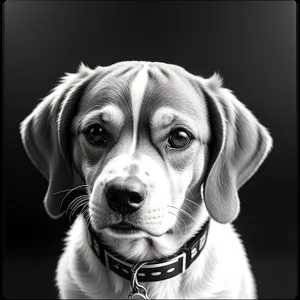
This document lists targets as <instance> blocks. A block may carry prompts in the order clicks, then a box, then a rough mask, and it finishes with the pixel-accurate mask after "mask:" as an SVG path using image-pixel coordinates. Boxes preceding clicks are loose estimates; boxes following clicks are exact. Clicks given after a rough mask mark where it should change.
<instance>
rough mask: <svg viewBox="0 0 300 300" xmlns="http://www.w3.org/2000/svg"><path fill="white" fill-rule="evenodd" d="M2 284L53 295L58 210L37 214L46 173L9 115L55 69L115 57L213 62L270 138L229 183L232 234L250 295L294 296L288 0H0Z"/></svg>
mask: <svg viewBox="0 0 300 300" xmlns="http://www.w3.org/2000/svg"><path fill="white" fill-rule="evenodd" d="M4 16H5V29H4V30H5V31H4V54H5V55H4V63H5V66H4V76H5V77H4V100H3V102H2V112H3V116H2V117H3V118H2V120H3V123H2V124H3V125H2V137H3V139H2V196H3V206H4V210H3V222H4V224H3V225H4V226H3V228H4V229H3V236H4V239H3V242H4V246H3V247H4V248H3V250H4V252H3V254H4V258H3V261H4V265H3V272H4V274H3V275H4V276H3V289H4V290H3V293H4V296H5V297H7V298H38V297H42V298H51V297H52V298H54V297H56V295H57V294H56V290H55V288H54V281H53V278H54V271H55V267H56V261H57V259H58V258H59V255H60V253H61V249H62V239H63V237H64V236H65V232H66V230H67V228H68V221H67V220H66V219H64V218H63V219H60V220H57V221H54V220H52V219H50V217H48V216H47V215H46V212H45V210H44V207H43V204H42V199H43V197H44V194H45V192H46V189H47V182H46V180H45V179H44V178H43V176H42V175H41V174H40V173H39V172H38V171H37V170H36V169H35V167H34V166H33V164H32V163H31V161H30V160H29V159H28V157H27V156H26V154H25V151H24V149H23V146H22V144H21V139H20V136H19V131H18V126H19V123H20V122H21V121H22V120H23V119H24V118H25V116H27V115H28V114H29V113H30V112H31V111H32V109H33V108H34V107H35V105H36V104H37V102H38V101H39V99H41V98H42V97H44V96H45V95H46V94H47V93H48V91H49V90H50V89H51V88H52V87H53V86H54V84H55V83H57V81H58V78H59V77H60V76H62V75H63V73H64V72H75V71H76V69H77V67H78V65H79V63H80V62H81V61H82V62H84V63H85V64H87V65H88V66H90V67H96V66H97V65H109V64H112V63H115V62H118V61H121V60H150V61H163V62H169V63H174V64H178V65H181V66H183V67H184V68H186V69H187V70H189V71H190V72H192V73H195V74H199V75H202V76H204V77H208V76H210V75H212V73H213V72H214V71H219V72H220V73H221V75H222V76H223V77H224V79H225V86H226V87H228V88H230V89H232V90H233V91H234V92H235V94H236V95H237V97H238V98H239V99H240V100H241V101H242V102H243V103H245V104H246V105H247V106H248V108H249V109H250V110H252V111H253V113H254V114H255V115H256V116H257V117H258V119H259V120H260V121H261V122H262V123H263V124H264V125H265V126H266V127H267V128H269V129H270V132H271V134H272V137H273V138H274V149H273V151H272V153H271V154H270V156H269V157H268V158H267V160H266V161H265V162H264V163H263V165H262V167H261V168H260V169H259V171H258V173H256V175H255V176H254V177H253V178H252V179H251V180H250V181H249V182H248V183H247V184H246V185H245V186H244V187H243V188H242V189H241V190H240V197H241V199H242V203H241V213H240V215H239V217H238V219H237V220H236V221H235V222H234V224H235V226H236V227H237V229H238V232H239V233H240V234H241V235H242V238H243V240H244V244H245V245H246V248H247V251H248V255H249V258H250V260H251V262H252V266H253V272H254V274H255V276H256V279H257V284H258V291H259V296H260V297H261V298H280V299H286V298H294V297H295V296H296V295H297V290H298V289H297V285H296V282H297V228H298V226H297V223H298V215H297V208H298V202H297V198H298V197H297V192H298V186H297V181H296V180H297V142H296V141H297V140H296V124H297V122H296V3H295V2H293V1H290V2H288V1H282V2H279V1H277V2H272V1H266V2H263V1H261V2H259V1H256V2H243V1H241V2H237V1H233V2H215V1H212V2H208V1H206V2H200V1H199V2H187V1H185V2H183V1H182V2H179V1H178V2H177V1H176V2H162V3H157V2H152V3H149V2H142V3H141V2H88V1H82V2H79V1H76V2H69V1H66V2H55V1H53V2H41V1H7V2H6V3H5V4H4Z"/></svg>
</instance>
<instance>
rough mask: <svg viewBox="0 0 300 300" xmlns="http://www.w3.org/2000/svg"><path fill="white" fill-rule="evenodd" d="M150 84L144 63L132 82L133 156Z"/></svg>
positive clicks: (146, 65) (131, 150) (146, 66)
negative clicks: (139, 122)
mask: <svg viewBox="0 0 300 300" xmlns="http://www.w3.org/2000/svg"><path fill="white" fill-rule="evenodd" d="M147 82H148V63H144V65H143V68H142V69H141V70H140V71H139V72H138V74H137V76H136V77H135V79H134V80H133V82H132V85H131V89H130V95H131V103H132V115H133V136H132V137H133V138H132V145H131V149H130V153H131V154H133V153H134V151H135V148H136V143H137V128H138V120H139V114H140V109H141V105H142V102H143V97H144V93H145V89H146V85H147Z"/></svg>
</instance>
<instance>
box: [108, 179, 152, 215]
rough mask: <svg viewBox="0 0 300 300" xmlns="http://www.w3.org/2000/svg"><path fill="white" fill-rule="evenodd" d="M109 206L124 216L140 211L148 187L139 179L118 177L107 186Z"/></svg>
mask: <svg viewBox="0 0 300 300" xmlns="http://www.w3.org/2000/svg"><path fill="white" fill-rule="evenodd" d="M104 192H105V196H106V199H107V203H108V206H109V207H110V208H111V209H112V210H114V211H116V212H119V213H121V214H122V215H125V214H130V213H133V212H135V211H137V210H138V209H140V208H141V207H142V205H143V203H144V200H145V196H146V186H145V185H144V184H143V183H142V182H141V180H140V179H138V178H137V177H135V176H134V177H128V178H125V179H124V178H123V177H116V178H114V179H112V180H110V181H109V182H108V183H107V184H106V186H105V190H104Z"/></svg>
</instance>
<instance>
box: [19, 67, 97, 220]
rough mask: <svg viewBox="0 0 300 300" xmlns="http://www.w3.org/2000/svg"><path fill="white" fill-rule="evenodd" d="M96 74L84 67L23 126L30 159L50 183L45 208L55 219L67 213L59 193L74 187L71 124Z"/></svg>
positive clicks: (52, 94)
mask: <svg viewBox="0 0 300 300" xmlns="http://www.w3.org/2000/svg"><path fill="white" fill-rule="evenodd" d="M93 73H94V72H93V71H92V70H91V69H89V68H88V67H86V66H84V65H83V64H81V65H80V67H79V69H78V72H77V73H74V74H66V76H65V77H63V78H62V80H61V82H60V83H59V84H58V85H57V86H56V87H55V88H54V89H53V90H52V92H51V93H50V94H49V95H48V96H46V97H45V98H44V99H43V100H42V101H41V102H40V103H39V104H38V105H37V106H36V108H35V109H34V110H33V111H32V113H31V114H30V115H29V116H27V117H26V119H25V120H24V121H23V122H22V123H21V126H20V132H21V137H22V142H23V145H24V147H25V150H26V152H27V154H28V156H29V158H30V159H31V160H32V162H33V163H34V165H35V166H36V167H37V169H38V170H39V171H40V172H41V173H42V174H43V175H44V176H45V177H46V178H47V179H48V181H49V185H48V190H47V193H46V195H45V198H44V204H45V208H46V210H47V212H48V214H49V215H50V216H51V217H53V218H57V217H59V216H60V215H61V214H62V213H63V212H62V211H61V209H60V206H61V200H62V198H63V196H64V195H66V193H58V192H60V191H62V190H66V189H71V188H72V187H73V176H72V154H71V152H70V149H69V148H70V147H69V145H70V134H71V132H70V123H71V120H72V118H73V116H74V114H75V112H76V109H77V104H78V102H79V99H80V98H81V96H82V93H83V90H84V88H85V87H86V85H87V84H88V82H90V80H91V78H92V77H93Z"/></svg>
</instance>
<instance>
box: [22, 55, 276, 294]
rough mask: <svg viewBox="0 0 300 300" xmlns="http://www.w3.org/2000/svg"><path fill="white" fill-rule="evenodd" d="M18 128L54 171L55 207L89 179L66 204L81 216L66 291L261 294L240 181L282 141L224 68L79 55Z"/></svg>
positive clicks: (61, 288) (61, 279) (48, 171)
mask: <svg viewBox="0 0 300 300" xmlns="http://www.w3.org/2000/svg"><path fill="white" fill-rule="evenodd" d="M20 132H21V137H22V141H23V144H24V147H25V150H26V152H27V154H28V156H29V158H30V159H31V160H32V162H33V163H34V165H35V166H36V167H37V169H38V170H39V171H40V172H41V173H42V174H43V175H44V176H45V177H46V178H47V180H48V182H49V185H48V190H47V192H46V195H45V198H44V205H45V208H46V210H47V212H48V214H49V215H50V216H51V217H52V218H58V217H60V216H62V215H63V214H65V213H66V212H65V210H64V209H62V203H63V202H64V201H65V200H66V195H69V196H70V195H72V192H74V191H76V190H77V191H78V190H81V191H82V194H81V195H80V196H79V197H74V199H73V198H72V199H71V202H69V204H68V209H67V211H69V212H70V211H71V212H72V213H73V214H75V218H74V223H73V224H72V226H71V228H70V230H69V232H68V235H67V237H66V240H65V248H64V252H63V254H62V255H61V257H60V259H59V262H58V265H57V270H56V277H55V282H56V285H57V288H58V292H59V297H60V298H61V299H76V298H79V299H100V298H101V299H122V298H123V299H126V298H128V297H129V298H137V297H140V298H143V299H188V298H192V299H229V298H233V299H254V298H256V297H257V289H256V283H255V279H254V276H253V273H252V270H251V265H250V263H249V261H248V258H247V254H246V251H245V248H244V246H243V244H242V242H241V239H240V238H239V236H238V234H237V233H236V231H235V229H234V227H233V225H232V224H231V223H232V221H234V220H235V219H236V217H237V216H238V214H239V211H240V200H239V196H238V190H239V188H241V187H242V186H243V185H244V184H245V183H246V182H247V181H248V180H249V179H250V178H251V177H252V176H253V174H254V173H255V172H256V171H257V169H258V168H259V167H260V165H261V164H262V162H263V161H264V160H265V158H266V156H267V155H268V153H269V152H270V150H271V148H272V143H273V142H272V138H271V136H270V134H269V131H268V130H267V129H266V128H265V127H264V126H263V125H261V124H260V122H259V121H258V120H257V119H256V118H255V117H254V115H253V114H252V113H251V112H250V110H248V109H247V108H246V106H245V105H244V104H242V103H241V102H240V101H239V100H238V99H237V98H236V97H235V96H234V94H233V92H232V91H231V90H229V89H227V88H225V87H223V79H222V77H221V76H220V75H219V74H218V73H214V74H213V75H212V76H211V77H209V78H202V77H200V76H196V75H193V74H191V73H189V72H188V71H186V70H185V69H184V68H182V67H180V66H176V65H172V64H166V63H158V62H143V61H126V62H119V63H116V64H113V65H110V66H106V67H102V66H99V67H96V68H95V69H90V68H89V67H87V66H85V65H84V64H83V63H81V65H80V66H79V68H78V71H77V72H76V73H74V74H68V73H67V74H66V75H65V76H64V77H63V78H62V80H61V82H60V83H59V84H58V85H57V86H56V87H55V88H54V89H53V90H52V91H51V92H50V93H49V95H47V96H46V97H45V98H44V99H43V100H42V101H41V102H40V103H39V104H38V105H37V106H36V108H35V109H34V110H33V111H32V113H31V114H30V115H29V116H27V117H26V118H25V120H24V121H23V122H22V123H21V126H20ZM67 198H68V197H67ZM78 209H79V210H80V211H78V213H75V210H78ZM143 276H144V277H143Z"/></svg>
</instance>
